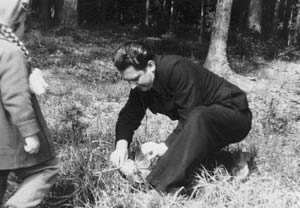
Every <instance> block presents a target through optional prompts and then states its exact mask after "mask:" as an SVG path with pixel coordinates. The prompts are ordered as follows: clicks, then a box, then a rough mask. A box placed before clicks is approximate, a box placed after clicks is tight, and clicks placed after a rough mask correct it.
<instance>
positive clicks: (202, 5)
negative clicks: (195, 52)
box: [198, 0, 205, 45]
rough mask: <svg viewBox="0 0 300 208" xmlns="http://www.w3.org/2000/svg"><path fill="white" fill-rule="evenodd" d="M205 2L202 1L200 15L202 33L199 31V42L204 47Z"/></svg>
mask: <svg viewBox="0 0 300 208" xmlns="http://www.w3.org/2000/svg"><path fill="white" fill-rule="evenodd" d="M204 18H205V16H204V0H202V1H201V14H200V31H199V37H198V42H199V43H200V44H201V45H202V44H203V31H204V21H205V19H204Z"/></svg>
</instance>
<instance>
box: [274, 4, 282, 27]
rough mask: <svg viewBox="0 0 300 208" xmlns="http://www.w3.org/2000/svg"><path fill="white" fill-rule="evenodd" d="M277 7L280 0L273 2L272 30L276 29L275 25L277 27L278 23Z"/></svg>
mask: <svg viewBox="0 0 300 208" xmlns="http://www.w3.org/2000/svg"><path fill="white" fill-rule="evenodd" d="M279 7H280V0H276V3H275V9H274V21H273V24H274V27H273V31H274V32H275V31H277V27H278V23H279Z"/></svg>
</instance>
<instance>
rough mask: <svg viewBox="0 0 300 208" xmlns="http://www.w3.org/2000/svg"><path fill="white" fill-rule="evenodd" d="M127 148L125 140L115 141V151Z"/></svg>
mask: <svg viewBox="0 0 300 208" xmlns="http://www.w3.org/2000/svg"><path fill="white" fill-rule="evenodd" d="M127 148H128V142H127V140H125V139H121V140H119V141H117V144H116V149H127Z"/></svg>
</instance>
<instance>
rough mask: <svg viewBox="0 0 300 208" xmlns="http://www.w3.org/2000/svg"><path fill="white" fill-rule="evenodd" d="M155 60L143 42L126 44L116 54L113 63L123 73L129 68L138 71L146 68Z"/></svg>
mask: <svg viewBox="0 0 300 208" xmlns="http://www.w3.org/2000/svg"><path fill="white" fill-rule="evenodd" d="M153 59H154V53H153V52H152V51H151V50H150V48H149V47H148V46H146V45H145V44H144V43H142V42H136V41H131V42H126V43H124V44H123V45H121V46H120V47H119V48H118V49H117V50H116V52H115V55H114V57H113V63H114V65H115V66H116V67H117V69H118V70H119V71H120V72H122V71H124V70H125V69H126V68H127V67H129V66H134V67H136V69H137V70H143V69H145V68H146V66H147V64H148V61H149V60H153Z"/></svg>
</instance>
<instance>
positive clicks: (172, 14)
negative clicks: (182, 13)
mask: <svg viewBox="0 0 300 208" xmlns="http://www.w3.org/2000/svg"><path fill="white" fill-rule="evenodd" d="M175 8H176V0H172V1H171V10H170V24H169V34H174V32H175V16H176V15H175V12H176V10H175Z"/></svg>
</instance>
